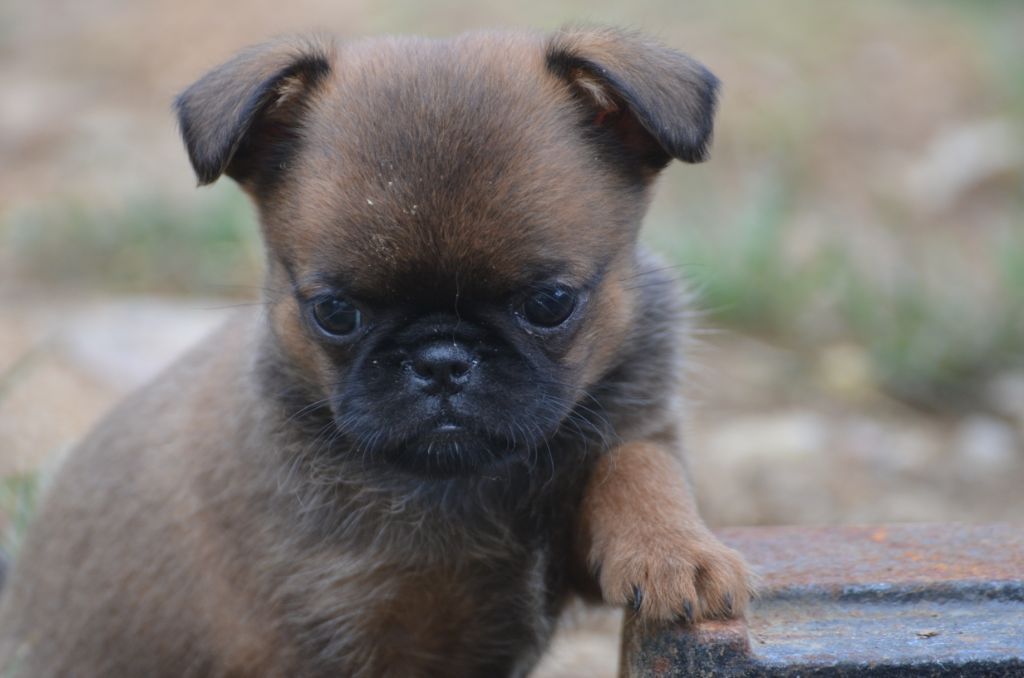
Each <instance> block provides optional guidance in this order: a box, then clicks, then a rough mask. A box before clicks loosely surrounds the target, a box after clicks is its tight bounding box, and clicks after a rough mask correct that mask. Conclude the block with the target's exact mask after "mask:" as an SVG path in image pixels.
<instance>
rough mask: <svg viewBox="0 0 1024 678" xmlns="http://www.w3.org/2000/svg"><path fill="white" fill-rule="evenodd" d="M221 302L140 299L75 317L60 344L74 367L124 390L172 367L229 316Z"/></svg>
mask: <svg viewBox="0 0 1024 678" xmlns="http://www.w3.org/2000/svg"><path fill="white" fill-rule="evenodd" d="M226 313H227V310H226V309H225V307H224V306H223V303H222V302H213V301H202V300H195V301H169V300H165V299H152V298H145V297H142V298H137V299H127V300H119V301H116V302H108V303H104V304H100V305H95V306H91V307H89V308H86V309H83V310H82V311H80V312H79V313H76V314H75V315H74V316H72V318H71V319H70V321H69V322H68V323H67V324H66V326H65V328H63V331H62V332H61V336H60V343H61V346H62V348H63V349H64V350H65V351H66V353H67V355H68V357H69V358H70V360H71V361H72V362H74V363H75V364H76V365H77V366H79V367H81V369H83V370H85V371H86V372H88V373H89V374H91V375H92V376H93V377H94V378H96V379H99V380H102V381H104V382H106V383H108V384H110V385H111V386H112V387H114V388H117V389H119V390H127V389H130V388H134V387H136V386H138V385H140V384H142V383H144V382H146V381H148V380H149V379H152V378H153V377H154V376H156V374H157V373H158V372H160V371H161V370H163V369H164V368H165V367H167V366H168V365H169V364H170V363H171V361H173V360H174V359H175V358H176V357H177V356H179V355H180V354H181V353H182V352H183V351H185V350H186V349H187V348H188V347H190V346H192V345H193V344H195V343H197V342H198V341H199V340H200V339H201V338H202V337H203V336H205V335H206V334H207V333H209V332H210V331H211V330H212V329H213V328H214V327H215V326H216V325H217V324H218V323H220V322H221V321H222V320H223V318H224V317H225V315H226Z"/></svg>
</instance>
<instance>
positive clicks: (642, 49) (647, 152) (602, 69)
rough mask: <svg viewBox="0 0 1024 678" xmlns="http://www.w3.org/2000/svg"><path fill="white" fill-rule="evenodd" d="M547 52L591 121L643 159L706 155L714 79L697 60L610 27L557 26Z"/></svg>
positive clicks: (655, 162)
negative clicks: (586, 110)
mask: <svg viewBox="0 0 1024 678" xmlns="http://www.w3.org/2000/svg"><path fill="white" fill-rule="evenodd" d="M546 56H547V65H548V68H549V69H550V70H551V71H552V72H553V73H555V74H556V75H558V76H559V77H561V78H563V79H565V80H566V81H567V82H568V83H570V85H571V86H572V87H573V88H574V89H575V91H576V93H577V95H578V96H580V97H581V98H582V99H583V101H584V102H585V104H586V105H587V106H588V110H589V114H590V116H591V117H590V120H589V123H590V124H592V125H593V126H595V127H597V128H599V129H601V130H606V131H608V132H611V133H612V134H614V135H615V138H616V139H617V140H618V142H619V143H621V144H623V145H624V147H625V150H627V152H629V153H630V154H631V156H632V157H634V158H637V159H638V160H640V161H641V162H642V163H643V164H644V165H647V166H652V167H654V168H656V169H660V168H661V167H664V165H665V164H667V163H668V161H669V160H670V159H671V158H677V159H679V160H683V161H685V162H701V161H703V160H705V159H706V158H707V154H708V145H709V144H710V141H711V132H712V127H713V121H714V115H715V104H716V99H717V91H718V78H716V77H715V76H714V75H713V74H712V73H711V72H710V71H709V70H707V69H706V68H704V66H702V65H701V64H699V63H698V62H696V61H694V60H693V59H691V58H690V57H688V56H686V55H685V54H682V53H680V52H676V51H675V50H671V49H669V48H667V47H664V46H662V45H660V44H658V43H656V42H654V41H652V40H650V39H648V38H646V37H644V36H642V35H640V34H637V33H632V32H628V31H622V30H617V29H612V28H565V29H562V30H561V31H558V32H557V33H555V34H554V35H552V36H551V38H550V39H549V41H548V45H547V55H546Z"/></svg>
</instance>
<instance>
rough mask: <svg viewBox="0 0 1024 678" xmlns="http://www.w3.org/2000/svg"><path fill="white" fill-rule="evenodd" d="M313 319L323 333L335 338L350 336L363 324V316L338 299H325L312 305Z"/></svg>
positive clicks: (356, 309) (349, 304) (350, 305)
mask: <svg viewBox="0 0 1024 678" xmlns="http://www.w3.org/2000/svg"><path fill="white" fill-rule="evenodd" d="M313 318H314V319H315V320H316V324H317V325H319V326H320V329H322V330H323V331H324V332H327V333H328V334H333V335H335V336H344V335H346V334H352V333H353V332H355V331H356V330H357V329H359V326H360V325H361V324H362V322H363V314H362V313H360V312H359V309H358V308H356V307H355V306H354V305H353V304H352V303H351V302H349V301H346V300H345V299H342V298H340V297H325V298H323V299H320V300H319V301H317V302H316V303H314V304H313Z"/></svg>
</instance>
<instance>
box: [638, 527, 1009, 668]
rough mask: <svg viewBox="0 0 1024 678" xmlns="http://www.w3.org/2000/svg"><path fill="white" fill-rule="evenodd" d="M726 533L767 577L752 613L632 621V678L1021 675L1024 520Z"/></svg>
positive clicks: (800, 528) (730, 541)
mask: <svg viewBox="0 0 1024 678" xmlns="http://www.w3.org/2000/svg"><path fill="white" fill-rule="evenodd" d="M720 536H722V538H723V539H724V540H725V541H726V542H728V543H729V544H731V545H732V546H734V547H736V548H738V549H739V550H740V551H742V552H743V553H744V555H746V557H747V559H748V561H749V562H750V563H751V565H752V566H753V567H754V569H755V570H756V571H757V572H758V573H759V574H760V575H761V577H762V580H763V581H762V587H761V589H762V594H761V596H760V598H759V599H758V600H757V601H756V602H755V604H754V607H753V609H752V611H751V613H750V615H748V619H747V620H746V621H730V622H707V623H704V624H700V625H697V626H683V625H669V626H657V627H653V626H652V627H643V626H641V625H640V624H639V623H638V622H636V621H635V620H633V619H627V622H626V627H625V629H624V636H623V650H624V653H623V668H624V673H625V674H626V675H627V676H645V677H646V676H858V677H859V676H1024V526H1021V527H1017V526H1010V525H985V526H968V525H886V526H874V527H821V528H817V527H783V528H748V529H732V530H723V531H722V532H721V533H720Z"/></svg>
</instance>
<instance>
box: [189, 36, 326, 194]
mask: <svg viewBox="0 0 1024 678" xmlns="http://www.w3.org/2000/svg"><path fill="white" fill-rule="evenodd" d="M333 58H334V49H333V45H332V44H331V42H330V41H329V40H326V39H309V38H306V39H296V38H290V39H281V40H278V41H275V42H270V43H266V44H263V45H258V46H255V47H250V48H248V49H246V50H243V51H242V52H240V53H238V54H237V55H235V56H234V57H233V58H232V59H231V60H230V61H228V62H227V63H225V64H223V65H221V66H218V67H217V68H215V69H213V70H212V71H210V72H209V73H207V74H206V75H204V76H203V77H202V78H200V79H199V80H198V81H197V82H196V83H194V84H193V85H192V86H191V87H189V88H188V89H186V90H185V91H184V92H182V93H181V94H180V95H179V96H178V98H177V99H175V102H174V107H175V109H176V110H177V113H178V124H179V125H180V127H181V135H182V137H183V138H184V140H185V147H186V148H187V149H188V157H189V160H191V162H192V168H193V169H194V170H195V173H196V177H197V178H198V179H199V184H200V185H204V184H209V183H212V182H214V181H216V180H217V178H218V177H219V176H220V175H221V174H227V175H228V176H229V177H231V178H232V179H234V180H235V181H237V182H239V183H240V184H242V185H243V186H248V185H251V184H255V183H263V181H265V180H266V179H269V178H272V177H273V176H274V174H275V173H276V172H277V171H278V170H279V168H280V167H281V166H282V165H283V164H285V163H286V162H287V158H288V155H289V153H290V152H291V151H292V150H294V147H295V143H296V141H297V140H298V130H299V126H300V125H301V120H302V116H303V114H304V113H305V111H306V110H307V108H308V101H309V96H310V94H311V93H312V92H313V91H314V90H315V89H316V88H317V86H318V85H319V84H320V83H321V82H323V80H324V79H325V78H326V76H327V75H328V74H329V73H330V71H331V64H332V62H333Z"/></svg>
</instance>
